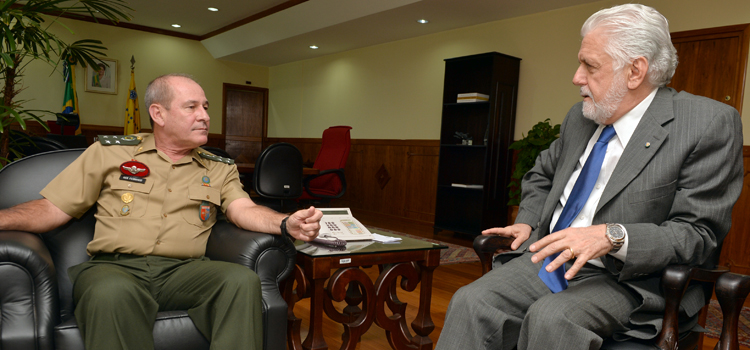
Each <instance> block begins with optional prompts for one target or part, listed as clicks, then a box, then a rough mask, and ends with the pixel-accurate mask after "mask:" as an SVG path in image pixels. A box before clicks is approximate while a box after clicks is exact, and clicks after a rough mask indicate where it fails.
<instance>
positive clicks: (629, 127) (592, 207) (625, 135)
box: [550, 89, 657, 267]
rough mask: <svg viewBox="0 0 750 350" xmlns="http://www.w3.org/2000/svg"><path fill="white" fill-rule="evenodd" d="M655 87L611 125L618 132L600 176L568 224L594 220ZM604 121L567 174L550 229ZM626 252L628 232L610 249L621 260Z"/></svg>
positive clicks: (595, 261) (597, 263) (598, 263)
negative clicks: (571, 221) (610, 179)
mask: <svg viewBox="0 0 750 350" xmlns="http://www.w3.org/2000/svg"><path fill="white" fill-rule="evenodd" d="M656 91H657V89H654V91H652V92H651V94H649V95H648V96H647V97H646V98H645V99H644V100H643V101H641V103H639V104H638V105H637V106H635V108H633V109H631V110H630V111H629V112H628V113H626V114H625V115H624V116H622V118H620V119H618V120H617V121H616V122H614V124H612V126H613V127H614V128H615V132H616V133H617V135H615V136H614V137H612V139H611V140H609V144H608V145H607V153H606V154H605V155H604V161H603V162H602V169H601V171H600V172H599V177H598V178H597V180H596V185H594V189H592V190H591V195H589V199H588V200H587V201H586V204H585V205H584V206H583V209H581V212H580V213H579V214H578V217H576V218H575V219H574V220H573V223H571V224H570V227H588V226H591V224H592V222H593V220H594V214H595V213H596V207H597V206H598V205H599V199H601V197H602V193H604V188H605V187H606V186H607V182H609V178H610V177H611V176H612V173H613V172H614V170H615V167H616V166H617V162H618V161H619V160H620V156H622V152H623V151H624V150H625V147H626V146H627V145H628V141H630V137H631V136H633V132H635V128H636V127H637V126H638V123H639V122H640V121H641V118H642V117H643V115H644V114H645V113H646V110H647V109H648V107H649V106H650V105H651V102H652V101H653V100H654V97H655V96H656ZM605 126H606V125H599V128H598V129H596V132H594V135H592V136H591V139H590V140H589V143H588V145H587V146H586V150H585V151H584V152H583V154H582V155H581V158H579V159H578V164H577V165H576V169H575V171H573V174H571V175H570V179H568V183H567V185H566V186H565V190H564V191H563V194H562V196H561V197H560V201H559V202H558V204H557V208H555V212H554V214H553V215H552V222H551V223H550V232H552V229H553V228H554V227H555V224H556V223H557V220H558V219H559V218H560V214H562V210H563V207H564V206H565V203H566V202H567V201H568V198H569V197H570V193H571V192H572V191H573V186H575V183H576V180H578V175H580V174H581V170H582V169H583V165H584V164H585V163H586V159H588V157H589V153H591V150H592V149H593V148H594V144H595V143H596V141H597V140H598V139H599V135H600V134H601V133H602V130H604V127H605ZM627 253H628V236H627V235H625V242H624V243H623V245H622V248H620V250H619V251H617V253H611V255H612V256H613V257H615V258H617V259H619V260H621V261H623V262H624V261H625V258H626V257H627ZM588 262H589V263H590V264H592V265H595V266H598V267H604V266H603V264H602V262H601V260H599V259H598V258H597V259H591V260H589V261H588Z"/></svg>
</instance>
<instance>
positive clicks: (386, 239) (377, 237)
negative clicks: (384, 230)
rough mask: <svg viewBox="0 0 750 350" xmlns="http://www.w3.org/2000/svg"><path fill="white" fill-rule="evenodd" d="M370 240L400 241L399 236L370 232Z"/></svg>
mask: <svg viewBox="0 0 750 350" xmlns="http://www.w3.org/2000/svg"><path fill="white" fill-rule="evenodd" d="M372 240H374V241H375V242H380V243H398V242H401V238H400V237H391V236H383V235H380V234H377V233H373V234H372Z"/></svg>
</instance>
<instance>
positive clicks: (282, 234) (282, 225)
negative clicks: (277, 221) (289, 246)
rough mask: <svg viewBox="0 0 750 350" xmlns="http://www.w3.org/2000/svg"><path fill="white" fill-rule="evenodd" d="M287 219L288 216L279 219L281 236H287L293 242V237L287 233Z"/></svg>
mask: <svg viewBox="0 0 750 350" xmlns="http://www.w3.org/2000/svg"><path fill="white" fill-rule="evenodd" d="M288 219H289V217H288V216H287V217H285V218H283V219H282V220H281V236H282V237H289V239H290V240H292V242H294V237H292V235H290V234H289V231H287V230H286V221H287V220H288Z"/></svg>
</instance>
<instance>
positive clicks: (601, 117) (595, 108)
mask: <svg viewBox="0 0 750 350" xmlns="http://www.w3.org/2000/svg"><path fill="white" fill-rule="evenodd" d="M627 92H628V85H627V80H626V77H625V75H623V74H615V79H614V80H613V81H612V85H610V87H609V90H607V94H606V95H604V98H603V99H602V101H601V102H596V101H594V96H592V95H591V91H590V90H589V89H588V87H586V86H581V95H585V96H589V98H591V102H587V101H585V100H584V101H583V116H584V117H586V118H588V119H591V120H593V121H594V122H595V123H597V124H600V125H601V124H604V123H605V122H606V121H607V120H608V119H609V118H610V117H612V114H614V113H615V111H616V110H617V108H618V107H620V103H621V102H622V100H623V98H625V94H627Z"/></svg>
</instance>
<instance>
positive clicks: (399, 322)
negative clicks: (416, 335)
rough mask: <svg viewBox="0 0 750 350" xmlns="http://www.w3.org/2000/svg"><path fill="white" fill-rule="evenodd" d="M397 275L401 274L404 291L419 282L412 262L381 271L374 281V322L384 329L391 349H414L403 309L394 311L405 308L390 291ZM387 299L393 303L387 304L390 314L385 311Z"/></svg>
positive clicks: (411, 289)
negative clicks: (398, 311)
mask: <svg viewBox="0 0 750 350" xmlns="http://www.w3.org/2000/svg"><path fill="white" fill-rule="evenodd" d="M399 276H402V280H401V289H403V290H405V291H408V292H411V291H413V290H414V289H416V288H417V285H418V284H419V274H418V273H417V269H416V267H415V264H413V263H400V264H396V265H393V266H391V267H390V268H388V269H386V270H385V271H383V273H381V274H380V277H378V280H377V281H376V282H375V300H376V305H375V323H377V325H378V326H380V327H381V328H383V329H385V334H386V337H387V338H388V342H389V343H390V345H391V347H392V348H393V349H396V350H414V349H417V347H416V346H414V345H413V344H411V341H412V336H411V333H410V332H409V328H408V326H407V325H406V319H405V315H403V311H400V313H397V312H396V310H406V307H405V306H406V305H405V304H402V303H400V302H398V300H397V299H396V300H393V295H394V294H395V293H392V291H393V289H392V287H393V285H395V284H396V281H397V279H398V277H399ZM387 301H388V304H389V305H393V307H392V308H391V306H389V308H391V310H392V311H393V315H392V316H388V315H387V314H386V313H385V307H386V302H387ZM394 309H395V310H394Z"/></svg>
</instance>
